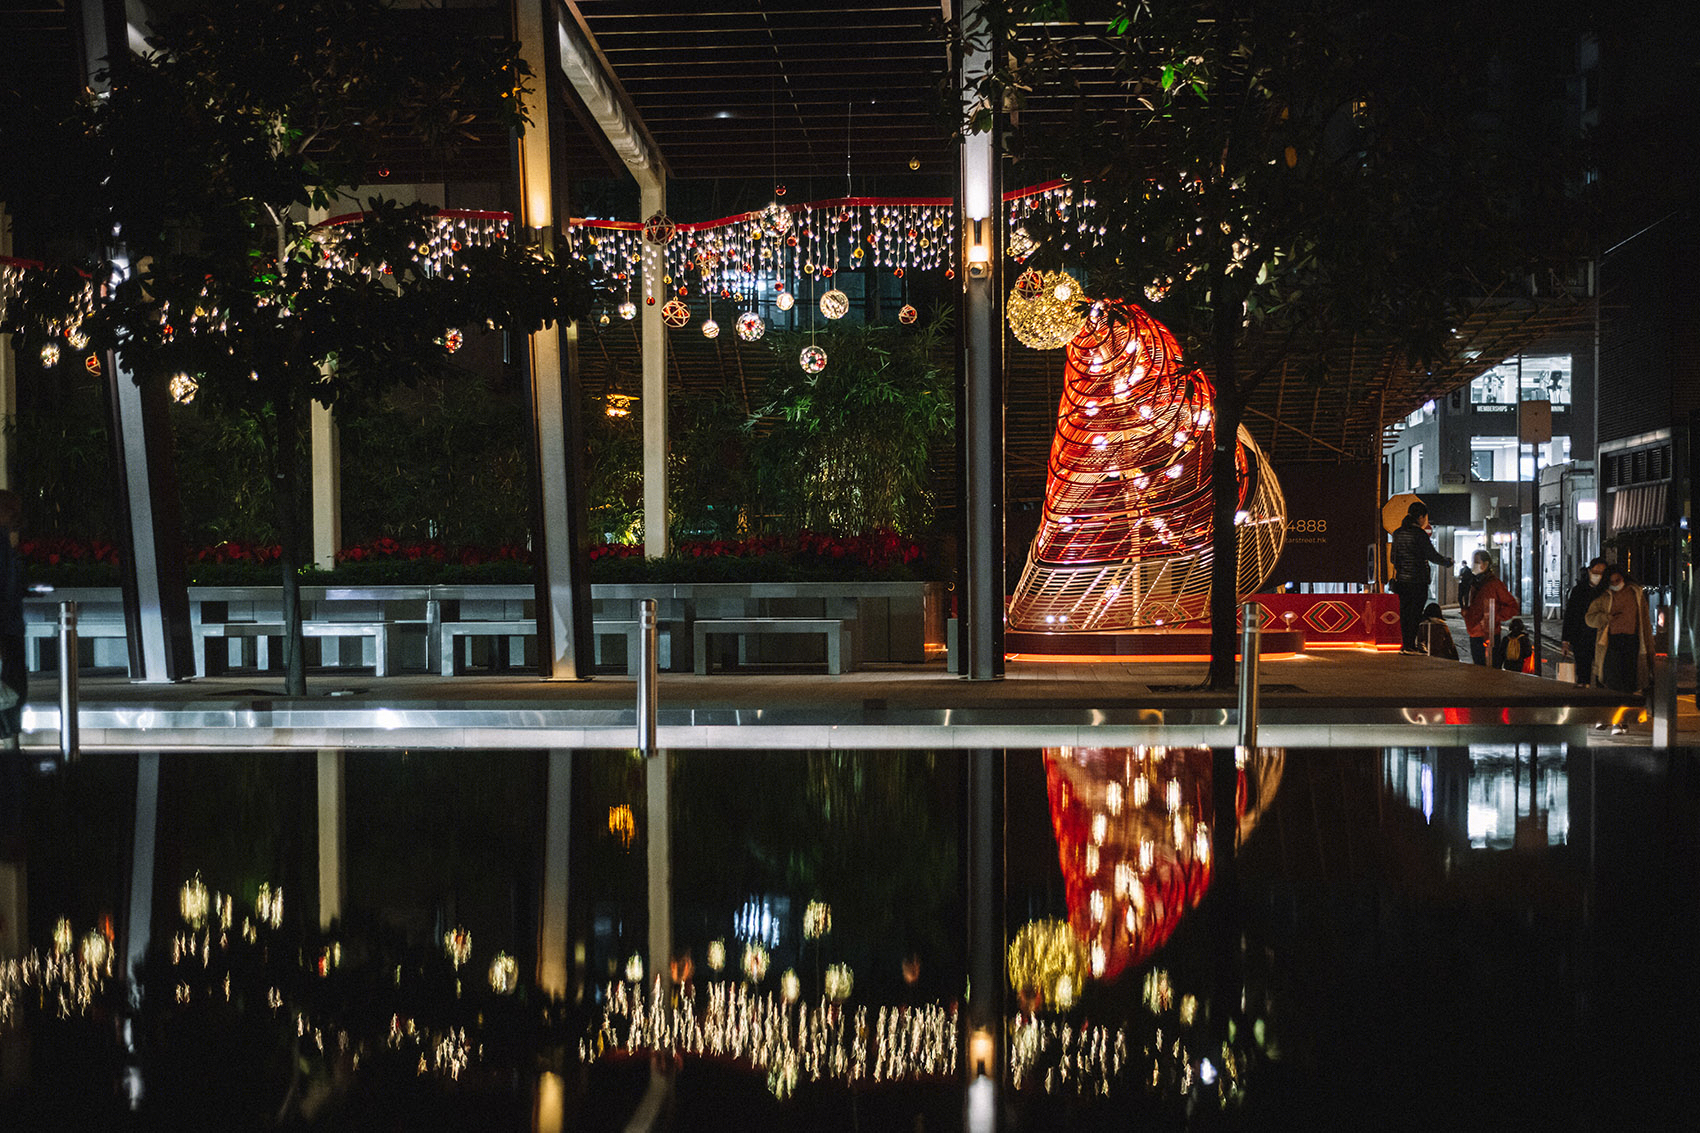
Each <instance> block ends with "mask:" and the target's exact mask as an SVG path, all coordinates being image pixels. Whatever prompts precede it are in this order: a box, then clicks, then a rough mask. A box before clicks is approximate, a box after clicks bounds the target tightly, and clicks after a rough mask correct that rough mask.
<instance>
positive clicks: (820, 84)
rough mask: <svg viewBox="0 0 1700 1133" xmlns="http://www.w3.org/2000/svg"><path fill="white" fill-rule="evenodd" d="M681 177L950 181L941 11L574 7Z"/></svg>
mask: <svg viewBox="0 0 1700 1133" xmlns="http://www.w3.org/2000/svg"><path fill="white" fill-rule="evenodd" d="M570 7H572V8H574V9H576V11H577V12H578V13H579V15H580V17H581V18H582V20H583V22H584V26H585V27H586V28H588V29H589V31H590V33H591V34H592V35H593V36H594V37H595V40H596V42H597V44H598V46H600V48H601V50H602V54H603V56H604V58H606V59H607V61H608V65H609V67H610V68H611V70H612V71H613V73H614V76H615V78H616V79H618V80H619V82H620V84H621V85H622V86H623V87H624V88H625V90H626V93H627V94H628V95H629V96H630V98H631V100H632V103H633V104H634V105H635V106H636V107H637V110H638V113H639V114H640V115H641V116H642V118H643V121H644V123H645V124H646V125H647V126H648V127H649V131H650V133H651V135H652V136H653V137H654V138H655V141H656V144H657V145H658V146H659V147H660V149H661V152H662V155H663V157H664V159H665V160H666V162H667V164H668V166H669V167H670V169H671V171H672V175H673V176H674V177H682V178H699V177H700V178H707V177H722V178H763V179H765V178H771V177H774V176H775V175H776V174H777V176H778V177H779V178H781V179H785V178H790V179H792V180H797V179H801V178H804V177H816V178H821V177H827V176H830V175H833V174H842V173H844V171H845V167H846V155H847V154H848V159H849V161H848V164H849V166H850V168H851V170H852V171H853V172H854V173H855V174H856V175H886V174H904V175H907V174H910V173H911V172H912V171H911V170H910V168H909V162H910V159H911V158H915V159H918V160H919V162H920V170H919V172H920V173H922V174H926V175H930V176H934V177H936V176H938V175H939V174H941V173H946V172H949V171H950V170H951V169H952V168H953V162H954V155H955V143H954V139H953V136H952V134H951V129H950V125H951V124H950V122H949V120H948V118H947V117H946V116H945V115H944V114H942V113H941V112H940V111H941V108H942V107H943V105H944V104H943V102H942V101H941V95H940V83H941V82H942V80H943V79H944V76H945V74H946V71H947V60H946V57H945V44H944V39H943V33H942V30H941V28H942V25H941V17H942V14H943V10H942V8H941V6H940V4H939V3H938V0H933V2H931V3H924V2H919V0H917V2H914V3H903V2H900V0H892V2H888V3H847V4H833V3H829V2H822V0H709V2H706V3H700V4H698V3H691V2H689V0H639V2H637V3H633V2H631V0H575V3H573V4H572V5H570Z"/></svg>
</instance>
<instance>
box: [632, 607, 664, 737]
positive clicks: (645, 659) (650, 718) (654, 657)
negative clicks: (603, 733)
mask: <svg viewBox="0 0 1700 1133" xmlns="http://www.w3.org/2000/svg"><path fill="white" fill-rule="evenodd" d="M659 658H660V631H659V629H658V628H657V626H656V621H655V599H653V598H645V599H643V600H642V601H641V602H639V603H638V655H637V657H636V659H635V660H636V667H637V733H638V737H637V738H638V744H637V746H638V751H640V752H642V753H643V754H644V755H656V754H658V752H657V751H656V747H655V714H656V712H657V711H659V709H660V706H661V697H660V688H659V687H658V682H657V663H658V661H659Z"/></svg>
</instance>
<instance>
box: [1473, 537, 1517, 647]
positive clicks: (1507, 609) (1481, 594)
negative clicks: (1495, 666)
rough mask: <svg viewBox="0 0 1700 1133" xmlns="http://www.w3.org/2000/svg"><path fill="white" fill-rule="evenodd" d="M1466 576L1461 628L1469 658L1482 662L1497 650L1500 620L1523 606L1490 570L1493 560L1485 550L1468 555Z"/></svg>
mask: <svg viewBox="0 0 1700 1133" xmlns="http://www.w3.org/2000/svg"><path fill="white" fill-rule="evenodd" d="M1470 576H1471V577H1470V600H1469V604H1468V605H1466V606H1464V608H1463V614H1464V631H1465V632H1466V633H1468V634H1469V635H1470V660H1471V661H1473V662H1475V663H1476V664H1478V665H1482V666H1486V665H1487V664H1488V660H1489V658H1491V657H1493V656H1494V654H1495V652H1496V650H1497V643H1498V640H1499V627H1500V623H1502V622H1504V621H1506V620H1507V619H1510V618H1514V617H1516V616H1517V615H1518V614H1520V613H1522V612H1523V607H1522V606H1521V605H1519V604H1518V602H1517V599H1516V597H1515V596H1514V595H1513V594H1512V593H1511V591H1509V590H1507V589H1506V588H1505V583H1503V582H1501V581H1500V580H1499V576H1498V575H1497V574H1495V573H1494V572H1493V560H1492V559H1491V558H1489V556H1488V553H1487V552H1486V551H1476V552H1475V553H1474V554H1472V555H1471V556H1470Z"/></svg>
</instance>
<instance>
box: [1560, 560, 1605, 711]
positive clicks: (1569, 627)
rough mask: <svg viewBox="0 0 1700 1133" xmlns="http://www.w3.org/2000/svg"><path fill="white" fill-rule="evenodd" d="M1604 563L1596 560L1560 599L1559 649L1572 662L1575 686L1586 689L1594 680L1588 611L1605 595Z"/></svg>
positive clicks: (1592, 636)
mask: <svg viewBox="0 0 1700 1133" xmlns="http://www.w3.org/2000/svg"><path fill="white" fill-rule="evenodd" d="M1605 589H1606V561H1605V560H1604V559H1602V558H1598V557H1596V558H1595V559H1594V561H1593V562H1591V563H1589V564H1588V569H1587V570H1586V571H1584V572H1583V574H1582V577H1581V578H1579V579H1577V580H1576V585H1575V586H1572V587H1571V588H1570V594H1569V596H1568V597H1566V598H1565V599H1564V628H1563V629H1561V630H1560V631H1559V632H1560V633H1561V634H1562V635H1563V641H1562V643H1561V644H1562V648H1563V650H1564V654H1565V656H1567V657H1575V658H1576V683H1577V684H1579V685H1581V686H1583V687H1584V688H1586V687H1587V686H1588V685H1590V684H1592V683H1593V680H1594V638H1595V636H1596V635H1595V632H1594V631H1593V630H1592V629H1590V628H1588V607H1589V606H1591V605H1592V604H1593V602H1594V599H1595V598H1598V597H1599V596H1600V595H1601V594H1604V593H1605Z"/></svg>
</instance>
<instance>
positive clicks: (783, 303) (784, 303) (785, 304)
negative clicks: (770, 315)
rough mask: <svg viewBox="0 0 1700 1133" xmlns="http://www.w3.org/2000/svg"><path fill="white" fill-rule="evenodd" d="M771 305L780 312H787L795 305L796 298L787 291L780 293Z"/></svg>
mask: <svg viewBox="0 0 1700 1133" xmlns="http://www.w3.org/2000/svg"><path fill="white" fill-rule="evenodd" d="M773 305H774V306H775V307H778V308H779V309H780V310H781V311H789V310H790V309H791V308H792V307H794V306H796V305H797V297H796V296H795V295H793V294H791V293H790V292H789V291H781V292H780V293H779V294H778V295H777V296H776V297H775V298H774V300H773Z"/></svg>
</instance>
